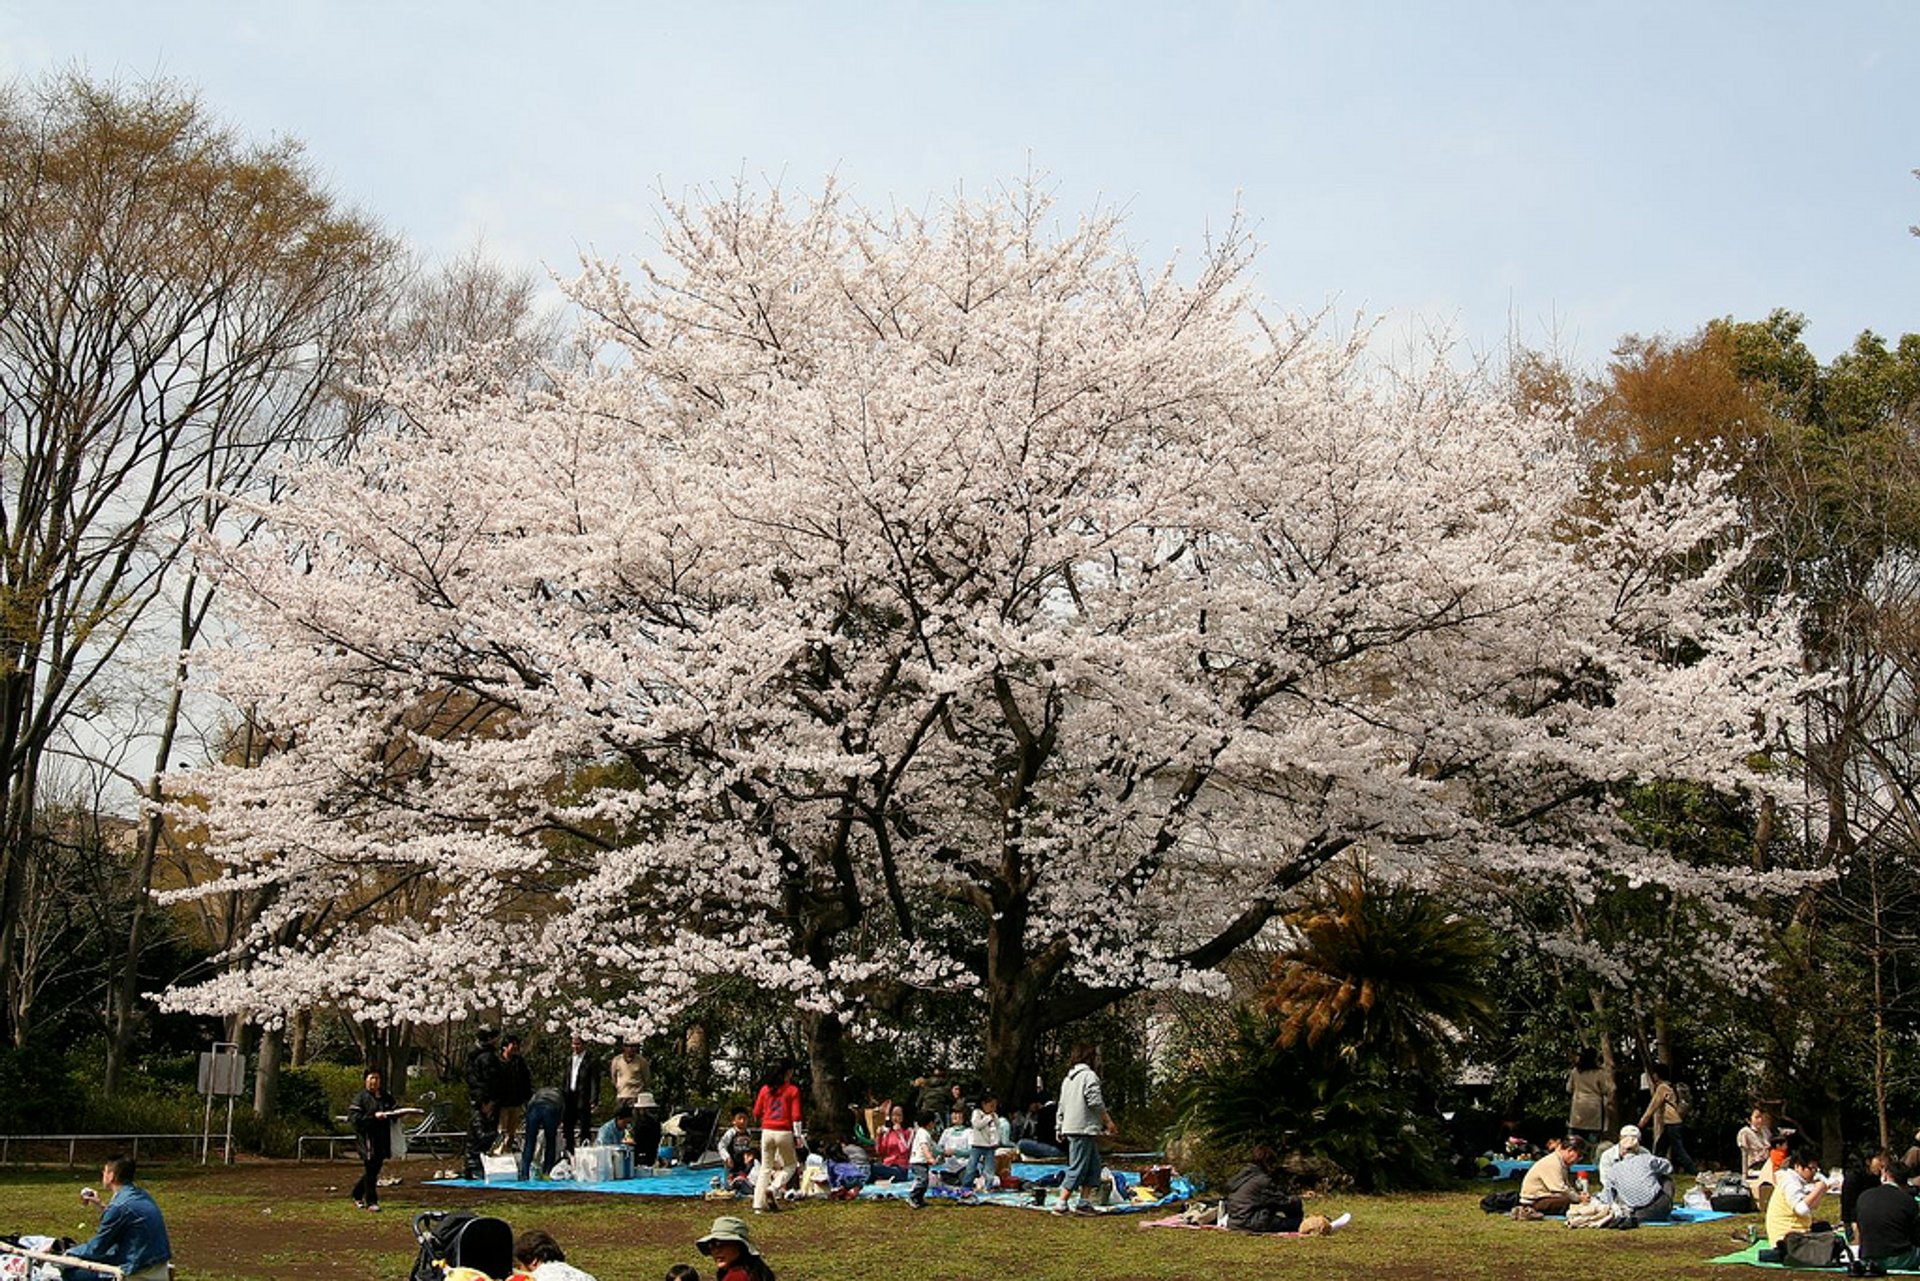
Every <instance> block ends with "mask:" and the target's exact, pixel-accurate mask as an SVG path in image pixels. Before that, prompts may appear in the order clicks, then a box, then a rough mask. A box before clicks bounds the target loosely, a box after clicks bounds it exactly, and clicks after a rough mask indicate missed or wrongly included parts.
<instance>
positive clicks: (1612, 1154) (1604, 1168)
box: [1595, 1125, 1640, 1188]
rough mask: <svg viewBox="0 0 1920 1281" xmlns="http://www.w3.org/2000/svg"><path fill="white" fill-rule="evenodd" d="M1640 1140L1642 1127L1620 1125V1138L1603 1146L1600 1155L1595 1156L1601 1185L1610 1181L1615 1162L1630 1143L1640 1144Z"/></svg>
mask: <svg viewBox="0 0 1920 1281" xmlns="http://www.w3.org/2000/svg"><path fill="white" fill-rule="evenodd" d="M1639 1142H1640V1127H1639V1126H1637V1125H1623V1126H1621V1127H1620V1137H1619V1139H1618V1140H1616V1141H1615V1142H1612V1143H1608V1144H1605V1145H1603V1146H1602V1147H1601V1149H1600V1152H1599V1154H1598V1156H1597V1157H1596V1158H1595V1165H1596V1166H1597V1167H1598V1169H1597V1173H1598V1174H1599V1176H1600V1186H1601V1187H1602V1188H1605V1187H1606V1186H1607V1185H1608V1183H1609V1177H1608V1176H1610V1175H1611V1174H1612V1173H1613V1163H1614V1162H1615V1161H1618V1160H1619V1159H1620V1158H1621V1156H1622V1155H1624V1153H1625V1151H1626V1149H1627V1147H1628V1146H1629V1145H1630V1144H1638V1143H1639Z"/></svg>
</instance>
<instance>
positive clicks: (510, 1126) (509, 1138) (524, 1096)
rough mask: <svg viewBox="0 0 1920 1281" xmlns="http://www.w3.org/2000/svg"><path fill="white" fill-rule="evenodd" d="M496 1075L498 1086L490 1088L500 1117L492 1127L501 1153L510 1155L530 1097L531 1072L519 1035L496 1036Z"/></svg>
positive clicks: (518, 1139) (516, 1140) (513, 1033)
mask: <svg viewBox="0 0 1920 1281" xmlns="http://www.w3.org/2000/svg"><path fill="white" fill-rule="evenodd" d="M499 1070H500V1076H499V1084H498V1085H497V1086H496V1087H495V1088H494V1096H493V1101H494V1102H495V1103H498V1104H499V1105H500V1115H499V1117H498V1120H497V1123H496V1128H497V1129H498V1130H499V1131H500V1145H499V1148H498V1149H497V1150H498V1151H501V1152H511V1151H513V1150H514V1145H515V1144H517V1143H518V1142H519V1141H520V1118H521V1114H522V1110H523V1109H524V1108H525V1107H526V1106H527V1100H528V1099H531V1098H532V1097H533V1069H532V1068H530V1067H528V1066H527V1056H526V1055H525V1054H523V1053H522V1052H521V1047H520V1034H519V1033H517V1032H507V1033H503V1034H502V1035H501V1037H500V1069H499Z"/></svg>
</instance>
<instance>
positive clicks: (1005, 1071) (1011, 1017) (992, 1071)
mask: <svg viewBox="0 0 1920 1281" xmlns="http://www.w3.org/2000/svg"><path fill="white" fill-rule="evenodd" d="M1001 986H1005V987H1009V988H1013V989H1016V990H1013V991H1001V992H999V993H998V994H997V996H998V999H990V1000H989V1001H988V1004H987V1039H986V1045H985V1050H986V1057H985V1062H984V1063H983V1064H982V1069H983V1071H982V1075H983V1076H984V1077H985V1078H986V1083H987V1087H988V1088H989V1089H991V1090H992V1091H993V1092H994V1094H995V1095H997V1096H998V1097H999V1099H1000V1111H1001V1112H1002V1113H1008V1112H1012V1111H1014V1110H1016V1109H1019V1108H1024V1107H1026V1106H1027V1104H1028V1102H1030V1101H1031V1100H1032V1099H1033V1098H1034V1095H1035V1093H1036V1091H1037V1090H1038V1089H1039V1084H1038V1074H1039V1066H1040V1063H1039V1055H1040V1037H1041V1031H1040V1025H1039V1018H1040V1006H1039V1002H1038V1001H1036V1000H1033V999H1032V995H1031V994H1030V993H1028V994H1022V993H1020V992H1018V991H1017V989H1018V988H1019V986H1020V985H1019V984H1017V983H1014V984H1006V985H1001Z"/></svg>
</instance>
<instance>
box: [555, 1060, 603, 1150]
mask: <svg viewBox="0 0 1920 1281" xmlns="http://www.w3.org/2000/svg"><path fill="white" fill-rule="evenodd" d="M560 1090H561V1093H562V1094H563V1095H564V1096H565V1107H564V1109H563V1112H562V1116H561V1121H560V1124H561V1131H560V1141H561V1146H563V1147H564V1148H566V1150H567V1151H569V1152H571V1151H573V1150H574V1149H575V1148H576V1147H580V1146H582V1145H584V1144H585V1143H586V1142H587V1140H589V1139H590V1138H592V1137H593V1109H594V1106H595V1105H596V1104H598V1103H599V1102H600V1060H598V1059H596V1058H595V1057H594V1056H593V1051H591V1050H590V1049H588V1048H587V1043H586V1041H585V1040H583V1039H582V1038H581V1036H580V1034H579V1033H578V1032H575V1033H574V1034H573V1037H572V1039H571V1041H570V1042H569V1053H568V1056H567V1075H566V1081H565V1083H564V1084H563V1085H561V1087H560Z"/></svg>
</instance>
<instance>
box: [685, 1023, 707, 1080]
mask: <svg viewBox="0 0 1920 1281" xmlns="http://www.w3.org/2000/svg"><path fill="white" fill-rule="evenodd" d="M683 1045H684V1047H685V1049H686V1055H687V1088H688V1089H690V1090H692V1091H693V1093H694V1094H695V1095H697V1096H700V1097H703V1098H704V1097H705V1096H706V1094H707V1091H708V1089H709V1088H710V1087H711V1086H712V1085H713V1047H712V1045H711V1044H710V1043H709V1042H708V1039H707V1025H706V1024H705V1023H697V1022H696V1023H692V1024H689V1025H688V1027H687V1035H686V1039H685V1041H684V1042H683Z"/></svg>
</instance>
